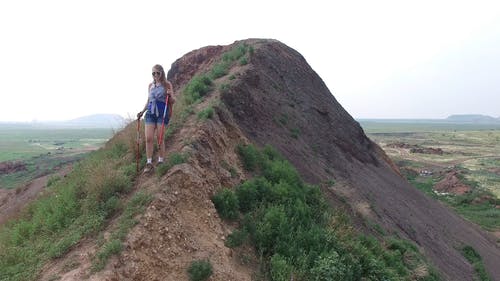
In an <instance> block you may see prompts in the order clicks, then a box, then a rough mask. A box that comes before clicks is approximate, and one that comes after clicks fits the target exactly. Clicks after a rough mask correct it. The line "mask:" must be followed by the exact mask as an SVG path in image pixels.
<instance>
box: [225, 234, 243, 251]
mask: <svg viewBox="0 0 500 281" xmlns="http://www.w3.org/2000/svg"><path fill="white" fill-rule="evenodd" d="M247 236H248V233H247V232H246V231H245V230H235V231H233V233H231V234H229V235H228V236H227V238H226V241H225V242H224V245H225V246H226V247H228V248H236V247H239V246H241V245H243V243H244V242H245V240H246V238H247Z"/></svg>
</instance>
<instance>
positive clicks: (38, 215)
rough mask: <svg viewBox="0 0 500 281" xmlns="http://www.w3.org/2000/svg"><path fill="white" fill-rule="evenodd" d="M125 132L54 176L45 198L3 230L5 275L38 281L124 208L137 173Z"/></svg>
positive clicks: (0, 258)
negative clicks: (51, 264) (51, 265)
mask: <svg viewBox="0 0 500 281" xmlns="http://www.w3.org/2000/svg"><path fill="white" fill-rule="evenodd" d="M123 135H124V137H116V138H114V139H113V140H111V141H110V142H108V144H107V145H106V147H105V148H103V149H100V150H98V151H95V152H92V153H90V154H89V156H88V157H86V158H85V159H83V160H81V161H80V162H79V163H77V164H75V165H74V167H73V170H72V172H71V173H69V174H68V175H67V176H66V177H64V178H60V179H57V180H53V181H52V182H51V185H50V187H48V188H47V189H46V190H45V194H44V195H43V196H42V197H41V198H39V199H37V200H36V201H34V202H32V203H31V204H30V205H29V206H28V207H27V209H26V210H25V211H24V212H23V213H22V215H21V216H20V217H19V218H18V219H16V220H13V221H10V222H8V223H7V224H6V225H5V226H3V227H2V228H1V229H0V249H1V251H0V279H2V280H33V279H34V278H35V276H36V275H37V274H38V271H39V270H40V269H41V268H42V266H43V265H44V264H45V263H46V262H48V261H49V260H50V259H53V258H59V257H62V256H64V255H65V254H66V253H67V252H68V251H69V250H70V249H71V248H72V247H73V246H74V245H76V244H77V243H78V242H79V241H80V240H81V239H82V238H84V237H86V236H93V235H96V234H97V233H98V232H99V231H101V230H102V228H103V226H104V225H105V223H106V220H108V219H109V218H110V217H111V216H113V215H114V214H116V213H117V212H118V211H119V210H120V200H121V199H120V198H121V197H123V195H125V194H127V193H129V192H130V190H131V187H132V180H133V176H134V175H135V174H130V173H126V171H127V169H126V167H127V166H129V165H130V161H129V159H132V155H129V154H131V153H130V152H129V149H128V147H127V146H126V144H127V143H128V139H126V138H127V137H126V136H127V134H123ZM130 135H132V134H130ZM130 151H132V149H130Z"/></svg>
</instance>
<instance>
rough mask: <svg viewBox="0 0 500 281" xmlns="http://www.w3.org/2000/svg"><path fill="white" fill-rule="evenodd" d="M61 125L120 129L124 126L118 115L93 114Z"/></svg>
mask: <svg viewBox="0 0 500 281" xmlns="http://www.w3.org/2000/svg"><path fill="white" fill-rule="evenodd" d="M62 123H63V124H67V125H74V126H80V127H92V128H95V127H96V128H122V127H123V126H124V125H125V118H123V117H122V116H120V115H118V114H94V115H88V116H83V117H79V118H75V119H72V120H69V121H66V122H62Z"/></svg>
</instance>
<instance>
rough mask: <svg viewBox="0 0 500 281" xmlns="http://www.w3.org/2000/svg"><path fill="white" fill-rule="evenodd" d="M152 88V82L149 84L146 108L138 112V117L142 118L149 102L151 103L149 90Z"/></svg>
mask: <svg viewBox="0 0 500 281" xmlns="http://www.w3.org/2000/svg"><path fill="white" fill-rule="evenodd" d="M150 89H151V83H150V84H149V86H148V100H146V104H145V105H144V108H143V109H142V110H141V111H139V113H137V119H139V118H141V117H142V115H143V114H144V112H146V110H147V109H148V104H149V90H150Z"/></svg>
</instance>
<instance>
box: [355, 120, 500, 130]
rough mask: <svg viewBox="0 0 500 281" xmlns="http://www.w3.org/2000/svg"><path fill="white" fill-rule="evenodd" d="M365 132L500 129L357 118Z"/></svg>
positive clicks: (489, 125) (493, 125)
mask: <svg viewBox="0 0 500 281" xmlns="http://www.w3.org/2000/svg"><path fill="white" fill-rule="evenodd" d="M357 121H358V122H359V124H360V125H361V127H363V130H364V131H365V133H368V134H371V133H405V132H413V133H415V132H439V131H484V130H486V131H488V130H500V124H458V123H438V122H426V121H425V120H423V121H419V120H399V121H379V120H365V119H360V120H357Z"/></svg>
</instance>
